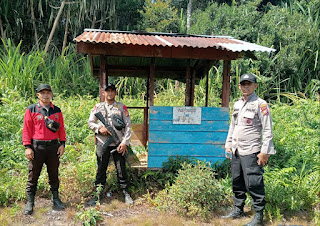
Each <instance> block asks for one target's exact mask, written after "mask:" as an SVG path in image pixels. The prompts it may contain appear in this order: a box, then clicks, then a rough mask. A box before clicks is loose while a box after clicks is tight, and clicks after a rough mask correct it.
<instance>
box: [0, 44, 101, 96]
mask: <svg viewBox="0 0 320 226" xmlns="http://www.w3.org/2000/svg"><path fill="white" fill-rule="evenodd" d="M20 47H21V43H20V44H19V45H18V46H14V45H13V44H12V43H11V41H10V39H8V40H7V42H3V45H2V46H1V48H0V95H1V93H3V92H5V90H16V91H19V92H20V93H21V95H22V96H24V97H30V96H31V97H35V89H36V87H37V86H38V85H39V84H40V83H49V84H50V85H51V86H52V88H53V92H54V93H55V94H63V95H74V94H80V95H86V94H91V95H94V96H96V95H97V94H98V87H99V86H98V81H97V80H96V79H94V78H93V77H92V76H91V70H90V64H89V61H88V60H87V58H86V57H84V56H81V55H79V54H76V52H75V48H74V45H72V44H71V45H70V46H68V48H67V49H66V50H65V51H66V52H65V53H66V54H65V55H62V56H60V55H48V54H44V53H43V52H39V51H36V50H33V51H30V52H29V53H24V52H22V51H21V49H20Z"/></svg>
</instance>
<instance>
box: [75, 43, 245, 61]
mask: <svg viewBox="0 0 320 226" xmlns="http://www.w3.org/2000/svg"><path fill="white" fill-rule="evenodd" d="M76 50H77V52H78V53H87V54H92V55H107V56H135V57H157V58H176V59H203V60H206V59H207V60H235V59H237V58H240V57H242V55H241V54H240V53H237V52H232V51H227V50H222V49H216V48H191V47H182V48H181V47H179V48H177V47H162V46H144V45H141V46H140V45H122V44H115V43H85V42H77V44H76Z"/></svg>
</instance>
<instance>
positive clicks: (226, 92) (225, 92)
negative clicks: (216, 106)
mask: <svg viewBox="0 0 320 226" xmlns="http://www.w3.org/2000/svg"><path fill="white" fill-rule="evenodd" d="M230 71H231V61H230V60H224V61H223V78H222V98H221V107H229V98H230Z"/></svg>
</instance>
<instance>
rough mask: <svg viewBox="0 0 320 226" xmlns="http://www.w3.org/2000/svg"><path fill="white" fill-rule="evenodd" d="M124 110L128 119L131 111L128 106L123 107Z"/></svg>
mask: <svg viewBox="0 0 320 226" xmlns="http://www.w3.org/2000/svg"><path fill="white" fill-rule="evenodd" d="M123 110H124V113H125V115H126V117H129V111H128V108H127V106H126V105H123Z"/></svg>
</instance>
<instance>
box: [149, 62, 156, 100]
mask: <svg viewBox="0 0 320 226" xmlns="http://www.w3.org/2000/svg"><path fill="white" fill-rule="evenodd" d="M155 61H156V60H155V58H151V64H150V73H149V96H150V106H153V101H154V96H153V93H154V78H155V73H156V63H155Z"/></svg>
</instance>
